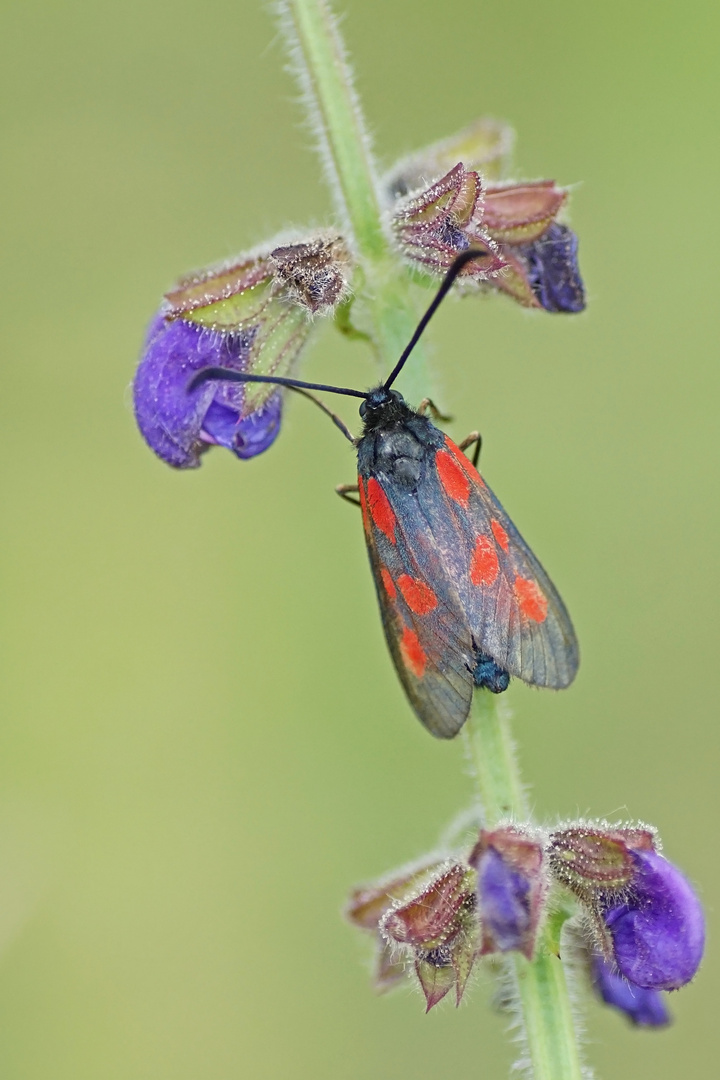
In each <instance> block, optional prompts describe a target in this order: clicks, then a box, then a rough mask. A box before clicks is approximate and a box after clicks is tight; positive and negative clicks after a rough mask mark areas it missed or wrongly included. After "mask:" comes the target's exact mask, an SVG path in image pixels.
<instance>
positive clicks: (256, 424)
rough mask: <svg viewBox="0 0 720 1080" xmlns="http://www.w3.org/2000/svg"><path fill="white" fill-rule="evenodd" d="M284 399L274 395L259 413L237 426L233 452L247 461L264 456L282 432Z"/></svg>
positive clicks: (251, 414)
mask: <svg viewBox="0 0 720 1080" xmlns="http://www.w3.org/2000/svg"><path fill="white" fill-rule="evenodd" d="M281 414H282V397H281V396H280V393H277V394H273V396H272V397H271V398H269V399H268V401H266V402H265V404H264V405H263V407H262V408H261V409H259V410H258V411H257V412H254V413H250V415H249V416H246V417H245V418H244V419H243V420H241V421H240V423H239V424H238V426H237V430H236V432H235V440H234V445H233V447H232V450H233V452H234V453H235V454H237V456H238V457H239V458H243V459H244V460H246V459H247V458H251V457H255V455H256V454H262V453H263V451H264V450H267V448H268V447H269V446H271V445H272V444H273V443H274V441H275V439H276V438H277V436H278V434H279V432H280V417H281Z"/></svg>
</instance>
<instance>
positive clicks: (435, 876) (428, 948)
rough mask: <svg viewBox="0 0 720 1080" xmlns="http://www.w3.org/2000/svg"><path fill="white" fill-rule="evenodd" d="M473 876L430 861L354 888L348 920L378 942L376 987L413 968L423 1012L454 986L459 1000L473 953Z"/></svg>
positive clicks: (460, 867)
mask: <svg viewBox="0 0 720 1080" xmlns="http://www.w3.org/2000/svg"><path fill="white" fill-rule="evenodd" d="M474 909H475V890H474V874H473V872H472V871H471V870H470V869H469V867H467V866H465V865H464V864H461V863H448V862H444V863H434V864H430V865H429V866H425V867H424V868H421V869H420V870H417V871H413V872H412V873H409V874H408V875H406V876H404V877H396V878H394V879H392V880H391V881H390V883H389V884H385V885H381V886H377V887H371V888H369V889H362V890H358V891H357V892H356V893H355V894H354V895H353V897H352V900H351V904H350V908H349V911H348V915H349V918H350V919H351V920H352V921H353V922H354V923H355V924H356V925H358V926H361V927H362V928H363V929H366V930H371V931H373V933H374V934H375V935H376V938H377V939H378V940H379V945H380V949H379V957H378V968H377V972H376V986H378V988H379V989H386V988H387V987H389V986H390V985H393V984H394V983H395V982H396V981H397V980H398V979H399V978H401V977H402V973H403V971H404V970H405V968H406V966H407V964H410V965H412V966H413V967H414V970H415V974H416V975H417V978H418V981H419V983H420V987H421V989H422V991H423V994H424V995H425V1001H426V1006H427V1011H428V1012H429V1010H430V1009H432V1007H433V1006H434V1005H437V1003H438V1002H439V1001H441V1000H442V998H443V997H445V995H446V994H447V993H448V992H449V991H450V990H451V989H452V988H453V986H454V987H455V996H456V1003H457V1004H459V1003H460V1000H461V998H462V995H463V991H464V989H465V986H466V984H467V980H468V978H469V975H470V972H471V970H472V966H473V963H474V960H475V955H476V952H477V922H476V920H475V914H474Z"/></svg>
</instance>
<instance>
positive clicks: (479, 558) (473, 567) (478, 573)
mask: <svg viewBox="0 0 720 1080" xmlns="http://www.w3.org/2000/svg"><path fill="white" fill-rule="evenodd" d="M499 570H500V564H499V562H498V557H497V551H496V550H495V545H494V544H493V542H492V540H491V539H490V537H489V536H485V535H483V534H481V535H480V536H478V538H477V540H476V541H475V550H474V551H473V556H472V559H471V560H470V580H471V581H472V583H473V585H494V584H495V579H496V577H497V576H498V572H499Z"/></svg>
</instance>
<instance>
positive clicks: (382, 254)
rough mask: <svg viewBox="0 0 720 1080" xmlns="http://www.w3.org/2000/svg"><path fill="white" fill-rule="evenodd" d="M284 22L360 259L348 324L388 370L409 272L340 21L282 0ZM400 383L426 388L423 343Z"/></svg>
mask: <svg viewBox="0 0 720 1080" xmlns="http://www.w3.org/2000/svg"><path fill="white" fill-rule="evenodd" d="M279 11H280V17H281V25H282V27H283V30H284V32H285V36H286V39H287V41H288V45H289V49H290V55H291V58H292V61H293V64H294V67H295V71H296V74H297V77H298V80H299V82H300V86H301V89H302V92H303V97H304V104H305V106H306V108H307V111H308V115H309V118H310V121H311V124H312V128H313V131H314V133H315V137H316V140H317V144H318V149H319V152H320V156H321V158H322V161H323V164H324V167H325V175H326V179H327V181H328V184H329V186H330V189H331V191H332V194H333V198H334V200H335V210H336V213H337V216H338V218H339V220H340V221H341V222H342V226H343V230H344V232H345V235H346V238H347V239H348V240H350V242H351V244H352V246H353V248H354V251H355V255H356V257H357V260H358V264H359V265H358V269H357V271H356V274H355V279H354V280H353V294H354V297H355V299H354V303H353V318H352V324H351V326H348V325H347V323H346V324H345V325H344V326H343V329H344V330H345V331H347V330H348V329H350V330H356V331H360V333H361V334H362V336H365V337H366V338H368V339H369V341H370V343H371V345H372V346H373V350H374V352H375V356H376V358H377V361H378V369H379V372H380V374H382V375H387V374H388V373H389V372H390V370H391V369H392V367H393V365H394V363H395V361H396V360H397V358H398V357H399V356H400V353H401V352H402V350H403V349H404V348H405V346H406V345H407V343H408V341H409V340H410V337H411V336H412V333H413V330H414V329H415V326H416V325H417V321H418V311H417V309H416V306H415V304H414V303H413V299H412V295H411V282H410V275H409V273H408V272H407V271H406V270H405V268H404V267H403V266H402V265H401V264H400V263H399V262H398V260H397V258H396V257H395V256H394V254H393V251H392V249H391V247H390V244H389V241H388V237H387V235H386V231H385V225H384V222H383V214H382V204H383V198H382V192H381V190H380V185H379V183H378V180H377V177H376V173H375V166H374V162H373V157H372V153H371V150H370V139H369V136H368V134H367V129H366V125H365V121H364V119H363V115H362V110H361V108H360V103H359V101H358V98H357V94H356V92H355V89H354V86H353V80H352V72H351V70H350V66H349V64H348V61H347V59H346V55H345V47H344V45H343V42H342V39H341V37H340V34H339V32H338V27H337V23H336V20H335V18H334V16H333V14H332V12H331V10H330V8H329V6H328V5H327V4H326V3H325V2H324V0H280V3H279ZM398 388H399V389H400V390H401V391H402V392H403V393H404V394H406V396H407V397H408V399H409V400H411V401H415V402H416V403H417V402H419V401H420V400H421V399H422V398H423V397H425V396H426V394H427V393H428V389H429V382H428V374H427V369H426V365H425V360H424V355H423V351H422V347H421V346H418V347H417V348H416V349H415V351H414V352H413V358H412V363H411V364H408V365H407V367H406V369H405V370H404V371H403V373H402V375H401V377H400V379H399V381H398Z"/></svg>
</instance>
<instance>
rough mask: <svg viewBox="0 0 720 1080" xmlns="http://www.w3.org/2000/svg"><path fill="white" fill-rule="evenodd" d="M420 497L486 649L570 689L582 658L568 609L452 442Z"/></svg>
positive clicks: (537, 679)
mask: <svg viewBox="0 0 720 1080" xmlns="http://www.w3.org/2000/svg"><path fill="white" fill-rule="evenodd" d="M463 480H464V481H465V482H463ZM418 498H419V500H420V503H421V506H422V509H423V512H424V514H425V515H426V517H427V518H428V519H429V520H430V521H431V527H432V529H433V532H434V534H435V536H436V539H437V542H438V545H439V546H440V547H441V548H442V549H443V550H444V551H446V552H447V555H446V563H447V572H448V575H449V576H450V577H451V578H452V580H453V582H454V584H455V587H456V589H457V592H458V594H459V596H460V602H461V604H462V606H463V609H464V610H465V612H466V614H467V618H468V622H469V624H470V628H471V630H472V632H473V635H474V637H475V640H476V642H477V645H478V647H479V648H480V650H482V651H483V652H485V653H487V654H488V655H489V656H491V657H492V659H493V660H494V661H495V662H496V663H497V664H499V665H500V666H501V667H503V668H505V669H506V671H508V672H509V673H510V674H511V675H515V676H517V677H518V678H520V679H522V680H523V681H524V682H527V683H531V684H532V685H533V686H547V687H552V688H554V689H562V688H563V687H566V686H568V685H569V684H570V683H571V682H572V680H573V679H574V678H575V675H576V673H577V669H578V663H579V653H578V644H577V639H576V637H575V631H574V630H573V626H572V623H571V621H570V616H569V615H568V612H567V609H566V607H565V605H564V604H563V602H562V600H561V598H560V595H559V593H558V591H557V589H556V588H555V586H554V585H553V583H552V581H551V580H550V578H549V577H548V575H547V574H546V572H545V570H544V569H543V567H542V566H541V564H540V562H539V561H538V559H537V558H536V557H535V555H533V553H532V551H531V550H530V548H529V547H528V545H527V544H526V543H525V541H524V540H523V538H522V536H521V535H520V533H519V532H518V530H517V529H516V528H515V526H514V525H513V523H512V521H511V520H510V518H509V517H508V515H507V514H506V513H505V510H504V509H503V507H502V506H501V504H500V503H499V502H498V500H497V499H496V497H495V495H494V494H493V493H492V491H491V490H490V488H489V487H488V486H487V485H486V484H485V482H484V480H483V479H482V477H481V476H480V474H479V473H478V472H477V470H476V469H475V468H474V466H473V465H472V463H471V462H470V461H469V460H468V459H467V458H466V457H465V455H464V454H463V453H462V451H460V450H459V449H458V447H457V446H455V444H454V443H453V442H452V441H451V440H450V439H447V438H446V440H445V446H444V447H443V448H442V449H440V450H438V451H437V452H436V453H435V455H434V458H433V459H432V467H430V465H429V466H428V471H427V474H426V477H425V482H424V483H423V484H422V485H421V486H420V487H419V488H418Z"/></svg>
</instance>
